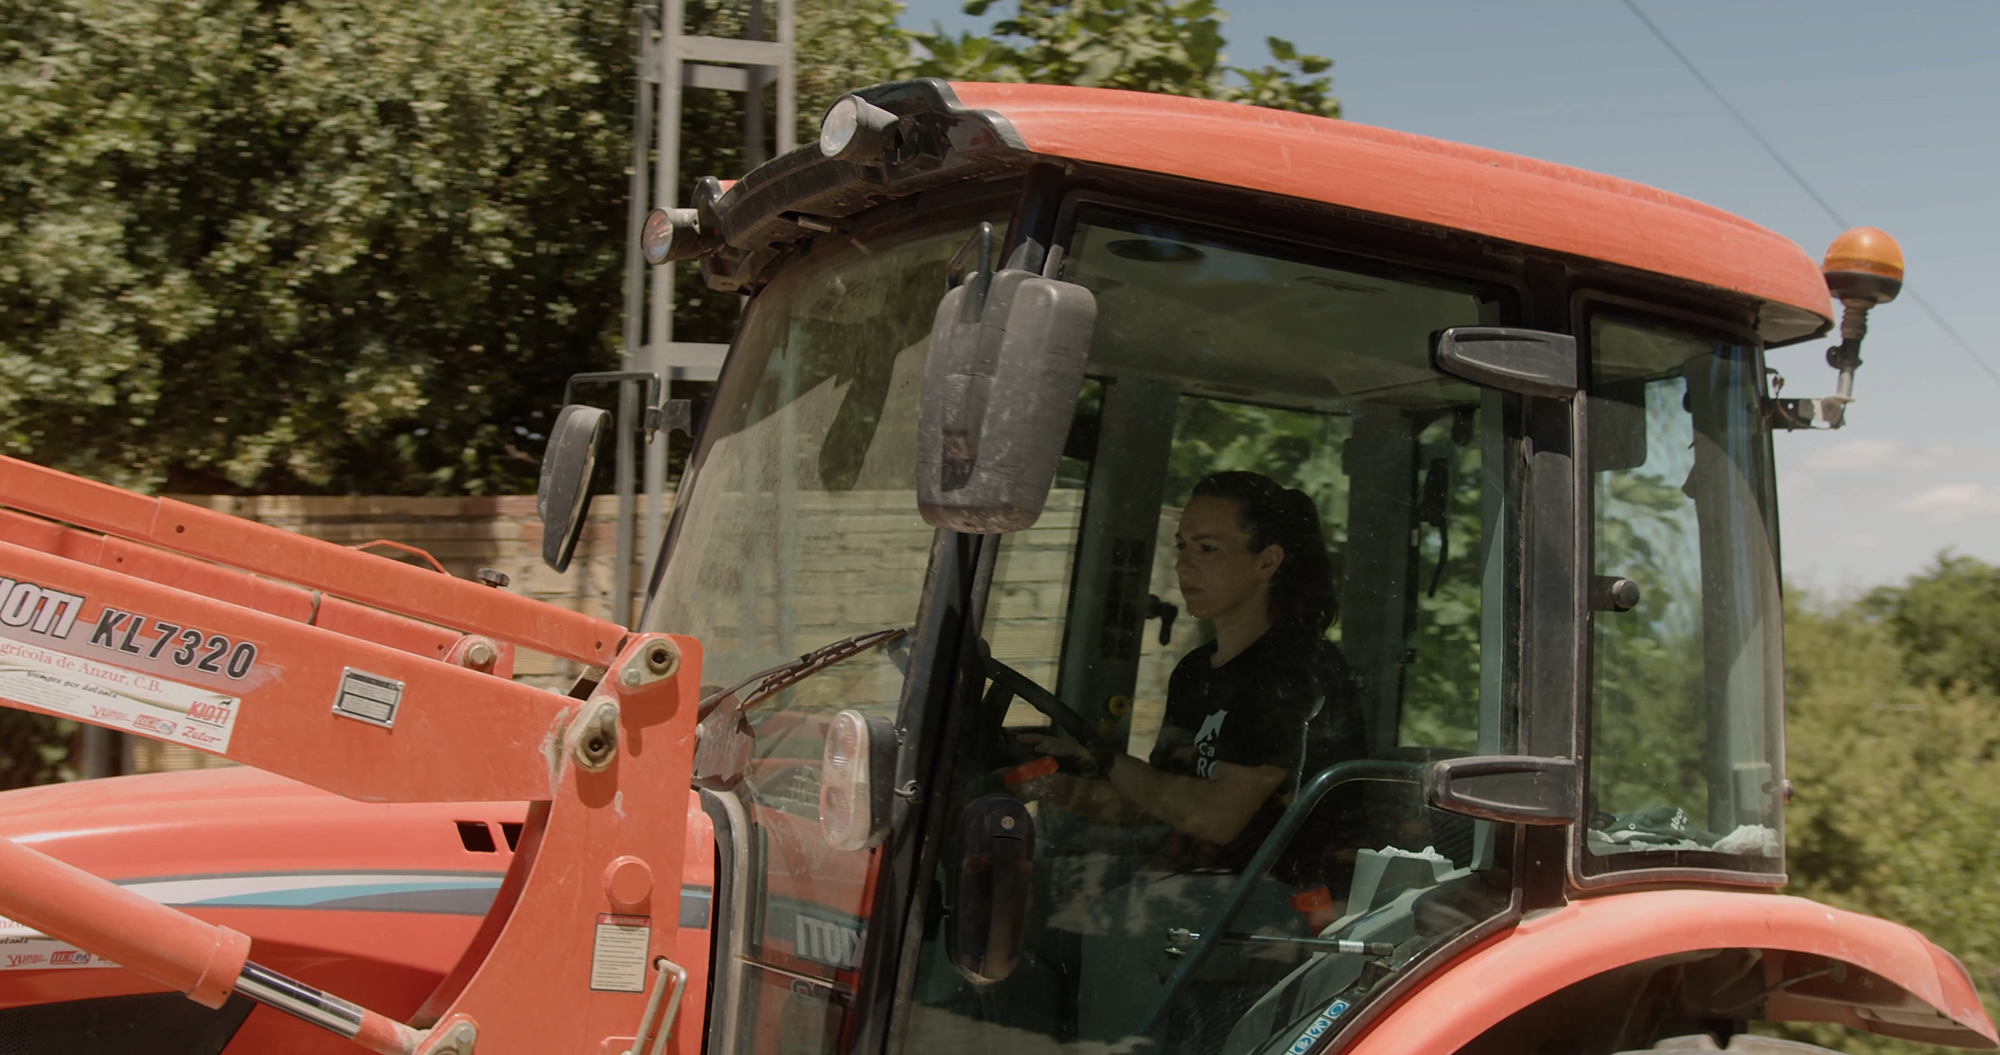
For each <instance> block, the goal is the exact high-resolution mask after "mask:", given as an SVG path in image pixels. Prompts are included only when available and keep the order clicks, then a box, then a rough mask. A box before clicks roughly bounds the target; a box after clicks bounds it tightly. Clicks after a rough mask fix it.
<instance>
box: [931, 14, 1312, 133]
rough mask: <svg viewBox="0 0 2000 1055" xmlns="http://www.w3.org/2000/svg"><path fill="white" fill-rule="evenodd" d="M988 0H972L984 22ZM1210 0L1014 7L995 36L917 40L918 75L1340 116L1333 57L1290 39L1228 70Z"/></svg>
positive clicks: (1271, 43) (1270, 43)
mask: <svg viewBox="0 0 2000 1055" xmlns="http://www.w3.org/2000/svg"><path fill="white" fill-rule="evenodd" d="M992 6H993V0H970V2H968V3H967V4H966V5H965V12H966V14H969V15H982V14H985V13H986V12H987V10H989V9H990V8H991V7H992ZM1226 17H1228V16H1226V15H1224V14H1223V13H1222V10H1221V8H1219V7H1218V6H1217V5H1216V4H1215V2H1214V0H1019V8H1018V12H1017V13H1016V14H1015V16H1014V17H1012V18H1005V19H1001V20H1000V21H998V22H995V23H994V24H993V32H992V35H991V36H974V35H972V34H970V33H961V34H960V35H959V36H957V37H951V36H949V35H947V34H945V33H943V32H942V31H934V32H931V33H917V34H914V39H915V41H916V42H917V43H918V44H919V45H920V46H921V47H923V49H924V50H925V51H926V52H928V53H929V57H928V58H927V59H925V60H924V61H922V62H920V63H918V64H917V66H916V70H915V72H917V73H918V74H920V75H922V76H935V77H946V78H949V79H953V80H973V81H1015V82H1027V83H1033V84H1076V85H1082V86H1085V87H1095V88H1127V89H1131V90H1134V91H1142V92H1162V93H1165V94H1168V95H1189V96H1194V97H1196V98H1202V99H1222V100H1226V101H1229V102H1242V103H1249V104H1252V105H1255V106H1266V107H1271V108H1273V109H1278V110H1293V111H1297V112H1300V113H1309V114H1319V115H1322V116H1325V117H1339V116H1340V100H1339V99H1336V98H1334V96H1333V94H1332V87H1333V80H1332V78H1330V77H1325V76H1320V74H1323V73H1325V72H1326V71H1327V70H1328V69H1331V68H1332V66H1333V61H1332V60H1331V59H1326V58H1322V57H1320V56H1317V55H1301V54H1299V52H1298V49H1297V48H1296V47H1294V46H1293V45H1292V44H1291V43H1290V42H1289V41H1285V40H1280V39H1278V38H1277V37H1271V38H1268V39H1267V40H1266V42H1265V43H1266V46H1267V47H1268V48H1269V49H1270V52H1271V58H1272V60H1273V61H1272V62H1271V63H1268V64H1266V65H1264V66H1261V67H1257V68H1254V69H1244V68H1239V67H1235V66H1230V65H1227V64H1226V61H1227V60H1226V58H1225V56H1224V55H1223V53H1222V48H1223V46H1224V44H1225V43H1226V42H1225V41H1224V40H1223V37H1222V22H1223V20H1224V19H1225V18H1226Z"/></svg>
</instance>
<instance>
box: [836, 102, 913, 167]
mask: <svg viewBox="0 0 2000 1055" xmlns="http://www.w3.org/2000/svg"><path fill="white" fill-rule="evenodd" d="M895 124H896V115H895V114H892V113H890V112H889V111H887V110H884V109H882V108H881V107H879V106H876V105H874V104H873V103H869V102H866V101H864V100H863V99H862V98H861V97H860V96H857V95H843V96H841V97H840V98H838V99H836V100H834V102H833V105H832V106H830V107H828V108H827V111H826V117H825V118H824V119H823V120H821V121H820V125H819V152H820V153H821V154H823V155H825V156H826V157H829V158H833V159H834V160H836V161H851V162H854V163H855V164H857V165H861V164H867V163H868V162H870V161H873V160H875V159H876V158H879V157H881V156H882V152H883V150H884V149H886V148H887V147H888V145H889V136H890V130H891V129H893V128H894V127H895Z"/></svg>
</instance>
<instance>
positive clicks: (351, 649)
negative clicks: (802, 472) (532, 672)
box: [0, 458, 706, 1055]
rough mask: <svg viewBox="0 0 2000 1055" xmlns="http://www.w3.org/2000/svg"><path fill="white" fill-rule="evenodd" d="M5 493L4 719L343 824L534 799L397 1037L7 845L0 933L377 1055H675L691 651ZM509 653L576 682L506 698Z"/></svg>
mask: <svg viewBox="0 0 2000 1055" xmlns="http://www.w3.org/2000/svg"><path fill="white" fill-rule="evenodd" d="M0 496H5V501H6V503H7V504H8V505H9V506H11V507H13V508H14V509H16V510H22V511H25V512H27V513H30V514H34V516H22V515H19V514H17V513H7V514H0V701H4V702H6V703H7V704H10V705H12V706H16V707H20V708H23V709H26V710H31V711H39V712H42V713H46V714H53V715H58V716H61V717H65V718H70V719H73V720H76V721H80V722H89V723H92V724H95V725H101V726H104V727H106V728H110V729H116V730H119V731H122V732H128V733H134V734H137V735H142V736H149V737H153V738H155V739H160V740H166V741H170V742H175V743H183V744H187V745H189V746H193V747H196V748H199V749H201V750H204V751H208V752H211V753H214V754H218V755H221V756H223V757H226V758H229V759H231V760H232V761H236V762H240V763H243V764H245V765H250V766H254V767H257V768H259V769H263V770H266V771H269V772H272V773H277V774H280V775H284V776H288V777H291V778H294V779H297V780H301V781H304V782H306V783H310V784H314V785H316V786H318V787H321V788H323V789H326V790H329V791H333V792H336V793H339V794H342V795H346V796H349V797H351V798H355V799H360V800H365V801H376V802H424V801H436V802H445V801H455V802H508V801H521V800H527V801H529V803H530V806H529V810H528V816H527V823H526V826H525V828H524V830H523V832H522V835H521V839H520V845H519V848H518V851H517V853H516V855H515V856H514V859H513V863H512V865H511V866H510V870H509V872H508V874H507V876H506V878H505V880H504V881H503V883H502V885H501V888H500V891H499V894H498V895H497V897H496V900H495V906H494V909H493V911H492V912H491V913H489V915H488V916H487V920H486V923H485V924H484V926H483V927H482V929H481V930H480V932H479V933H478V935H477V936H476V937H475V938H474V940H473V942H472V944H471V946H470V948H468V949H467V951H466V952H465V954H464V957H463V958H462V959H461V961H460V963H459V964H458V966H457V968H455V969H454V970H453V971H452V972H451V973H450V974H449V975H448V976H447V977H446V978H445V980H444V982H443V983H442V984H441V985H440V987H439V989H438V991H437V992H435V993H434V994H433V995H432V996H431V998H430V1000H429V1001H428V1002H427V1003H426V1005H425V1007H424V1009H423V1010H421V1011H420V1012H419V1013H418V1015H417V1018H416V1021H414V1022H412V1023H402V1022H395V1021H392V1020H390V1019H388V1018H386V1017H384V1016H382V1015H380V1014H377V1013H375V1012H372V1011H369V1010H367V1009H365V1008H362V1007H358V1006H356V1005H354V1004H352V1003H349V1002H347V1001H345V1000H342V999H340V998H339V997H337V996H334V995H331V994H326V993H322V992H319V991H318V990H316V989H314V988H312V987H310V986H307V985H304V984H303V983H300V982H297V981H295V980H292V979H289V978H286V977H284V976H283V975H280V974H277V973H276V972H272V971H269V970H267V969H265V968H263V967H260V966H258V965H257V964H256V963H255V962H253V961H252V960H251V956H252V954H253V953H254V950H253V949H252V948H251V944H250V940H249V939H248V938H246V937H245V936H243V935H242V934H239V933H237V932H235V931H233V930H230V929H229V928H227V927H219V926H215V925H212V924H208V923H204V922H202V921H199V920H196V919H194V918H193V917H191V916H188V915H186V914H184V913H182V912H179V911H177V910H175V909H172V908H167V907H164V906H161V905H158V904H156V903H154V902H152V901H149V900H147V899H146V898H144V897H142V896H140V895H138V894H135V893H132V892H129V891H126V890H123V889H121V888H120V887H118V886H116V885H115V884H113V883H111V882H108V881H106V880H104V879H101V878H98V877H96V876H93V875H90V874H89V873H86V872H83V871H81V870H79V869H76V868H73V867H71V866H69V865H66V864H63V863H61V862H59V861H56V860H54V859H52V858H50V857H48V856H46V855H44V854H41V853H39V852H37V851H35V850H33V849H31V848H29V847H26V846H23V845H20V844H18V843H15V842H13V841H10V840H4V839H0V915H4V916H7V917H9V918H12V919H14V920H17V921H19V922H20V923H23V924H25V925H28V926H31V927H35V928H37V929H39V930H41V931H42V932H44V933H46V934H48V935H50V936H51V937H54V938H58V939H61V940H64V941H67V942H70V943H72V944H74V945H77V946H79V947H80V948H83V949H86V950H89V951H90V952H91V953H92V954H95V955H99V956H102V957H105V958H107V959H110V960H112V961H114V962H116V963H118V964H120V965H122V966H125V967H127V968H128V969H130V970H132V971H134V972H135V973H137V974H140V975H142V976H144V977H146V978H148V979H150V980H152V981H155V982H158V983H160V984H162V985H166V986H170V987H172V988H174V989H176V990H178V991H181V992H183V993H186V994H187V995H188V996H189V997H190V998H192V999H194V1000H196V1001H198V1002H200V1003H203V1004H205V1005H207V1006H210V1007H215V1006H219V1005H220V1004H221V1003H222V1002H223V1001H224V1000H226V999H227V998H228V997H229V996H230V995H231V994H232V993H240V994H242V995H244V996H247V997H249V998H251V999H252V1000H255V1001H257V1002H259V1003H263V1004H267V1005H270V1006H272V1007H275V1008H277V1009H279V1010H282V1011H285V1012H287V1013H289V1014H292V1015H294V1016H296V1017H298V1018H301V1019H304V1020H305V1021H307V1022H310V1023H313V1024H315V1025H318V1026H320V1027H322V1028H325V1029H328V1030H331V1031H333V1032H336V1033H339V1034H341V1035H344V1036H346V1037H348V1038H350V1039H352V1040H354V1041H355V1042H356V1043H358V1044H360V1045H362V1046H363V1047H366V1048H368V1049H370V1050H373V1051H377V1052H385V1053H397V1055H415V1053H420V1052H458V1051H469V1050H470V1049H471V1046H472V1044H473V1043H474V1042H475V1041H476V1042H478V1043H479V1045H480V1047H479V1050H480V1051H481V1052H482V1053H484V1052H488V1051H524V1052H529V1051H535V1052H539V1051H551V1050H571V1051H591V1050H602V1051H606V1052H613V1053H615V1052H623V1051H627V1050H631V1051H635V1052H645V1053H648V1055H652V1053H658V1052H661V1051H667V1050H672V1051H676V1052H680V1053H682V1055H690V1053H691V1052H692V1051H693V1049H692V1048H683V1047H682V1046H681V1045H679V1044H678V1043H675V1042H674V1036H675V1031H674V1023H675V1018H676V1017H677V1013H678V1011H679V1009H680V1007H681V1006H682V1004H683V1003H684V1001H683V999H682V998H683V994H684V992H685V991H686V990H687V989H688V988H690V987H691V986H693V987H700V986H702V985H704V984H705V978H703V977H702V976H703V975H704V974H705V972H706V958H705V957H692V956H689V955H687V954H686V953H685V952H684V951H683V950H682V949H681V947H680V940H679V939H680V935H679V927H678V921H677V915H676V913H675V912H674V911H673V910H672V908H671V906H673V905H674V904H675V903H676V898H677V887H678V877H679V876H680V874H681V868H682V855H683V849H684V844H685V829H686V825H687V823H688V821H687V815H686V802H685V799H684V797H683V796H681V795H678V794H661V793H660V791H661V789H679V788H685V787H687V786H688V783H689V779H690V767H691V760H692V757H693V738H694V726H695V718H696V715H695V711H696V707H695V701H696V697H697V691H696V687H697V685H698V683H699V679H698V670H699V665H700V651H699V646H698V645H697V644H696V643H695V642H694V641H692V640H689V639H686V638H678V637H672V636H668V635H663V634H629V633H628V632H627V631H626V630H625V629H624V628H622V627H619V626H617V625H615V624H612V623H609V622H606V621H604V620H600V619H594V618H591V617H588V616H584V615H580V614H577V613H573V612H568V611H563V610H560V609H556V608H554V607H552V606H548V605H545V604H541V603H539V602H536V601H532V600H529V599H527V598H523V597H519V596H516V595H512V594H508V593H505V592H502V591H498V590H494V589H491V588H488V587H486V586H482V585H479V584H476V583H471V582H465V581H461V580H456V579H451V578H449V577H444V576H440V575H438V574H436V573H434V572H429V571H424V570H421V569H418V568H415V567H413V566H410V565H405V564H402V563H400V562H397V561H393V560H386V559H384V558H382V557H378V556H375V555H372V554H368V553H364V552H360V551H357V550H354V549H349V548H346V547H342V546H338V545H334V544H331V543H326V542H322V541H318V540H314V539H309V538H304V537H301V536H297V535H293V534H290V533H288V532H285V531H282V530H279V529H276V528H272V527H269V526H266V525H261V524H255V523H250V522H247V521H242V520H238V519H235V518H232V517H229V516H226V515H222V514H217V513H213V512H209V511H206V510H202V509H199V508H196V507H193V506H189V505H186V504H184V503H179V502H174V501H171V500H168V499H151V498H145V497H142V496H139V495H136V494H133V493H131V492H127V491H123V490H120V489H117V488H113V487H108V486H105V485H102V484H96V483H92V482H90V481H86V480H82V479H79V478H77V477H74V476H70V475H67V474H64V473H60V472H55V471H52V470H48V469H43V468H39V467H36V466H33V465H29V464H27V463H24V462H20V461H17V460H14V459H8V458H0ZM37 517H40V518H46V519H37ZM65 525H75V526H74V527H69V526H65ZM514 647H525V648H532V649H536V650H538V651H543V652H547V653H550V654H552V655H556V656H561V657H563V658H567V659H571V660H575V661H577V662H580V663H583V664H586V666H587V667H588V668H589V671H588V673H587V674H586V677H585V679H584V680H583V681H582V682H580V683H579V687H578V690H577V693H578V694H577V695H572V696H563V695H558V694H556V693H552V692H548V691H544V690H541V689H537V688H533V687H531V686H527V685H521V684H517V683H515V682H513V681H511V680H508V679H507V678H506V677H505V676H504V675H505V674H506V672H507V668H509V667H511V652H512V649H513V648H514ZM495 674H500V675H502V676H501V677H495V676H494V675H495ZM656 877H658V878H657V882H658V883H661V884H663V887H662V888H661V890H659V891H656V889H655V884H656ZM656 898H662V899H664V900H662V901H661V904H664V905H667V906H669V908H668V909H667V910H664V911H661V912H656V911H655V910H654V902H655V900H656ZM676 958H679V959H682V960H686V961H688V962H689V963H690V967H689V969H687V970H683V969H682V968H681V967H679V966H678V965H676V964H675V962H674V961H675V959H676ZM551 979H576V980H579V981H582V980H587V982H588V985H587V987H585V986H575V987H568V986H561V985H552V984H551V981H550V980H551ZM571 988H574V989H575V991H574V992H572V991H570V990H571ZM552 1001H559V1002H560V1005H561V1013H559V1014H556V1013H551V1003H552ZM694 1006H695V1007H696V1008H697V1009H699V1007H700V1006H701V1005H700V1002H699V1001H696V1002H695V1005H694ZM695 1013H697V1014H698V1013H699V1010H697V1011H696V1012H695ZM680 1032H681V1033H685V1032H686V1030H685V1028H683V1029H682V1030H680ZM696 1032H697V1035H698V1032H699V1031H698V1030H697V1031H696Z"/></svg>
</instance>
